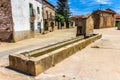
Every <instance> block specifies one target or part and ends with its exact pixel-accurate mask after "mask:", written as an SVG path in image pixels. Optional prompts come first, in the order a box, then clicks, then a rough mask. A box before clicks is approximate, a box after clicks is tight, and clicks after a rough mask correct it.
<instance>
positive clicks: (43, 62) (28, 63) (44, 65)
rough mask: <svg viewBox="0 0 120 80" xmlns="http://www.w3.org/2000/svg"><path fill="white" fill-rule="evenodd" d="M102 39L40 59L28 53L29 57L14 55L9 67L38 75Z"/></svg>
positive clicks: (61, 49)
mask: <svg viewBox="0 0 120 80" xmlns="http://www.w3.org/2000/svg"><path fill="white" fill-rule="evenodd" d="M101 37H102V35H95V36H93V37H90V38H87V39H84V40H81V41H78V42H76V43H73V44H70V45H68V46H65V47H62V48H60V49H57V50H55V51H52V52H50V53H48V54H45V55H42V56H39V57H29V55H27V54H26V53H23V54H25V55H26V56H27V57H26V56H25V55H22V54H12V55H9V65H10V67H12V68H14V69H17V70H20V71H23V72H25V73H28V74H31V75H38V74H40V73H42V72H44V71H45V70H47V69H49V68H50V67H52V66H55V65H56V64H57V63H59V62H61V61H62V60H64V59H65V58H67V57H69V56H71V55H72V54H74V53H76V52H77V51H79V50H81V49H83V48H85V47H86V46H87V45H89V44H90V43H92V42H94V41H95V40H97V39H100V38H101Z"/></svg>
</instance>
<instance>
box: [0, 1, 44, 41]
mask: <svg viewBox="0 0 120 80" xmlns="http://www.w3.org/2000/svg"><path fill="white" fill-rule="evenodd" d="M42 15H43V14H42V1H41V0H0V40H1V41H11V40H15V41H19V40H23V39H26V38H31V37H34V36H35V34H36V33H40V32H41V29H43V17H42Z"/></svg>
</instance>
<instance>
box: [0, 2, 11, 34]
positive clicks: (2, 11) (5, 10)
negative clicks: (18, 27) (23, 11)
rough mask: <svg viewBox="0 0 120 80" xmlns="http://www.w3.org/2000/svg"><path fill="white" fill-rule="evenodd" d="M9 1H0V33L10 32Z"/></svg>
mask: <svg viewBox="0 0 120 80" xmlns="http://www.w3.org/2000/svg"><path fill="white" fill-rule="evenodd" d="M12 27H13V21H12V12H11V0H0V32H1V31H12Z"/></svg>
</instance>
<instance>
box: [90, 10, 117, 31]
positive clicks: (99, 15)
mask: <svg viewBox="0 0 120 80" xmlns="http://www.w3.org/2000/svg"><path fill="white" fill-rule="evenodd" d="M115 14H116V13H115V11H113V10H111V9H106V10H96V11H94V12H93V13H92V15H93V19H94V28H95V29H99V28H110V27H115Z"/></svg>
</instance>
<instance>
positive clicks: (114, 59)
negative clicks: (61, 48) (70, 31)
mask: <svg viewBox="0 0 120 80" xmlns="http://www.w3.org/2000/svg"><path fill="white" fill-rule="evenodd" d="M95 33H101V34H103V37H102V38H101V39H100V40H97V41H96V42H94V43H92V44H90V45H89V46H88V47H86V48H85V49H83V50H81V51H79V52H77V53H76V54H74V55H72V56H70V57H69V58H67V59H65V60H64V61H62V62H60V63H59V64H57V65H55V67H52V68H50V69H48V70H47V71H45V72H44V73H42V74H40V75H38V76H36V77H34V76H28V75H25V74H22V73H19V72H16V71H14V70H11V69H9V68H6V67H7V66H8V60H7V59H6V58H5V57H2V58H1V59H0V80H120V61H119V59H120V45H119V42H120V31H119V30H116V29H115V28H109V29H100V30H95Z"/></svg>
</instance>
